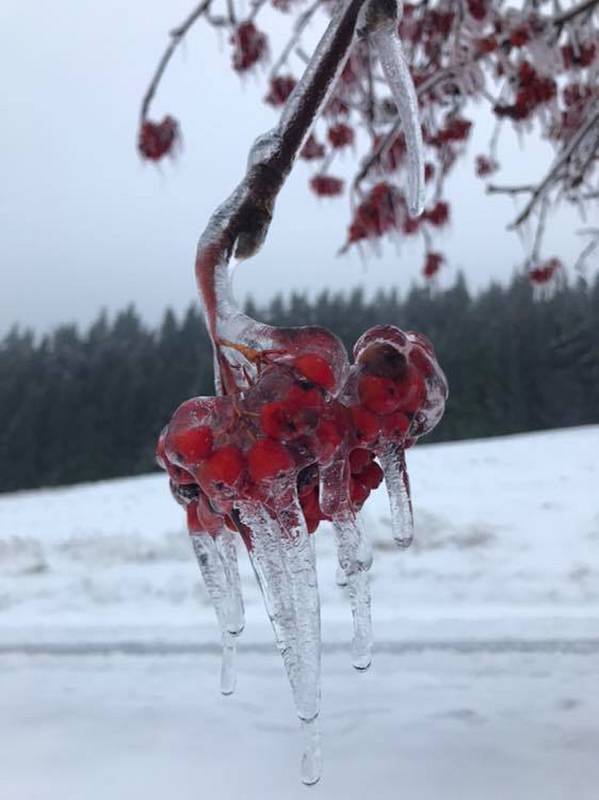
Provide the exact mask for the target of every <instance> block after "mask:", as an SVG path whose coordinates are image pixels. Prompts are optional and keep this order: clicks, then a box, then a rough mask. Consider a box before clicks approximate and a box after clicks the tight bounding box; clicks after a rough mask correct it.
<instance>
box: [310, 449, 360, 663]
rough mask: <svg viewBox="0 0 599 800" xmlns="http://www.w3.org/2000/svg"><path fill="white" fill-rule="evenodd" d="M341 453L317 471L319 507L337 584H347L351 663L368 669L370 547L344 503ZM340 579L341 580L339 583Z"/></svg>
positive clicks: (344, 467) (345, 466)
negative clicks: (326, 522) (332, 543)
mask: <svg viewBox="0 0 599 800" xmlns="http://www.w3.org/2000/svg"><path fill="white" fill-rule="evenodd" d="M347 470H348V464H347V458H346V457H345V454H344V453H341V454H340V455H339V457H338V458H336V459H335V460H334V461H332V462H331V464H329V465H327V466H326V467H323V468H322V469H321V472H320V507H321V509H322V511H323V512H324V513H325V514H327V515H329V516H330V517H331V518H332V520H333V528H334V530H335V540H336V543H337V558H338V559H339V568H340V572H339V571H338V572H337V583H338V584H339V585H340V586H344V585H347V588H348V594H349V601H350V605H351V611H352V617H353V622H354V636H353V642H352V664H353V665H354V667H355V668H356V669H361V670H363V669H368V667H369V666H370V663H371V661H372V623H371V617H370V585H369V580H368V570H369V569H370V566H371V564H372V550H371V548H370V546H369V544H368V541H367V538H366V537H365V535H364V532H363V531H362V529H361V526H360V525H359V523H358V520H357V518H356V516H355V514H354V513H353V511H352V510H351V509H350V508H349V507H348V506H347V494H346V487H347V482H348V480H349V476H348V473H347ZM341 581H343V583H342V582H341Z"/></svg>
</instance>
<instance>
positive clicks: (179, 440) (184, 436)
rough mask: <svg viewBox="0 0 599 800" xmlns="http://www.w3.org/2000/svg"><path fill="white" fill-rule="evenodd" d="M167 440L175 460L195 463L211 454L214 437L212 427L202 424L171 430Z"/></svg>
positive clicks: (190, 463)
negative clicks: (196, 426)
mask: <svg viewBox="0 0 599 800" xmlns="http://www.w3.org/2000/svg"><path fill="white" fill-rule="evenodd" d="M166 441H167V451H168V453H170V454H171V455H172V460H173V461H176V462H177V463H179V462H181V463H183V464H189V465H193V464H199V462H200V461H202V460H203V459H205V458H207V457H208V456H209V455H210V453H211V452H212V445H213V441H214V438H213V435H212V431H211V429H210V428H208V427H207V426H206V425H200V426H199V427H198V428H187V427H181V428H179V429H178V430H174V431H170V432H169V433H168V434H167V440H166Z"/></svg>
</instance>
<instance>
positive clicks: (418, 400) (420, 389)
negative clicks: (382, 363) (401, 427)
mask: <svg viewBox="0 0 599 800" xmlns="http://www.w3.org/2000/svg"><path fill="white" fill-rule="evenodd" d="M397 391H398V404H397V409H398V410H399V411H403V412H404V413H406V414H413V413H414V412H416V411H418V409H419V408H420V407H421V406H422V404H423V403H424V401H425V400H426V386H425V384H424V380H423V378H422V376H421V375H420V374H419V373H418V372H417V371H416V370H415V369H410V371H409V372H408V375H407V376H406V379H405V380H404V381H402V382H401V383H399V384H397Z"/></svg>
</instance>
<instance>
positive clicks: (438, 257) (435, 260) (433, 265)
mask: <svg viewBox="0 0 599 800" xmlns="http://www.w3.org/2000/svg"><path fill="white" fill-rule="evenodd" d="M444 261H445V256H443V255H442V254H441V253H435V252H434V251H433V250H429V251H428V252H427V254H426V258H425V260H424V266H423V267H422V274H423V275H424V277H425V278H426V279H427V280H432V278H434V277H435V275H436V274H437V273H438V272H439V270H440V269H441V265H442V264H443V262H444Z"/></svg>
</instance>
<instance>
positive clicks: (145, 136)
mask: <svg viewBox="0 0 599 800" xmlns="http://www.w3.org/2000/svg"><path fill="white" fill-rule="evenodd" d="M178 139H179V126H178V125H177V121H176V120H175V119H173V117H169V116H167V117H165V118H164V119H163V120H162V122H150V121H149V120H145V121H144V122H143V124H142V126H141V130H140V132H139V139H138V142H137V147H138V150H139V152H140V155H141V156H142V157H143V158H147V159H148V160H149V161H159V160H160V159H161V158H162V157H163V156H165V155H167V153H170V152H171V151H172V150H173V148H174V147H175V145H176V143H177V141H178Z"/></svg>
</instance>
